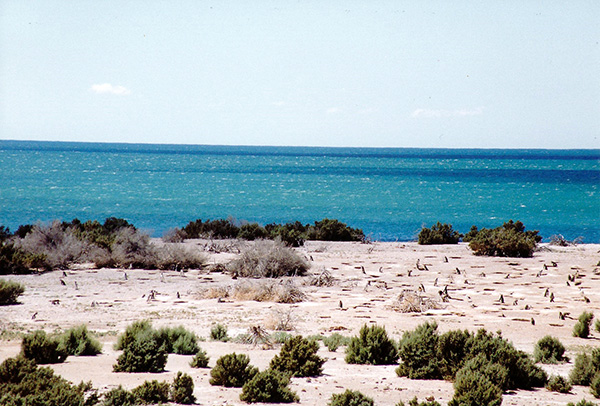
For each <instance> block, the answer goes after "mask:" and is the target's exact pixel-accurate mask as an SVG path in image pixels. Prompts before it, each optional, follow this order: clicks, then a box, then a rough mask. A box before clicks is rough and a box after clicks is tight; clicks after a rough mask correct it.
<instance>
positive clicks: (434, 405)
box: [396, 396, 442, 406]
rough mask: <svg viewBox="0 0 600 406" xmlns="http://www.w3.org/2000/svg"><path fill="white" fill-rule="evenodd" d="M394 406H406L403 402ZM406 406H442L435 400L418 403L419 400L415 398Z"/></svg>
mask: <svg viewBox="0 0 600 406" xmlns="http://www.w3.org/2000/svg"><path fill="white" fill-rule="evenodd" d="M396 406H406V405H405V404H404V402H402V401H400V402H398V403H396ZM408 406H442V405H440V404H439V403H438V402H436V401H435V400H425V401H423V402H419V399H417V397H416V396H415V397H414V398H412V400H410V401H409V402H408Z"/></svg>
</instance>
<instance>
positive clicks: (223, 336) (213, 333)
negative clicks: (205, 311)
mask: <svg viewBox="0 0 600 406" xmlns="http://www.w3.org/2000/svg"><path fill="white" fill-rule="evenodd" d="M210 339H211V340H213V341H222V342H227V341H229V336H228V335H227V327H226V326H224V325H222V324H219V323H217V324H215V325H214V326H212V327H211V329H210Z"/></svg>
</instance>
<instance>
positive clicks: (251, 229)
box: [237, 223, 269, 241]
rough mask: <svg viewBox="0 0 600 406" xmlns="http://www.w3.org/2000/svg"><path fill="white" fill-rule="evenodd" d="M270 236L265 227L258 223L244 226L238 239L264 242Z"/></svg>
mask: <svg viewBox="0 0 600 406" xmlns="http://www.w3.org/2000/svg"><path fill="white" fill-rule="evenodd" d="M268 236H269V233H268V232H267V230H265V228H264V227H261V226H260V225H258V223H247V224H242V226H241V227H240V231H239V232H238V235H237V237H238V238H240V239H242V240H248V241H252V240H263V239H265V238H267V237H268Z"/></svg>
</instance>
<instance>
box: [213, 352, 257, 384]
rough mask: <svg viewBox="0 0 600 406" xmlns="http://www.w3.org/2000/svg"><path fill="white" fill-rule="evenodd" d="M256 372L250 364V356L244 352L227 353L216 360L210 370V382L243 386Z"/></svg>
mask: <svg viewBox="0 0 600 406" xmlns="http://www.w3.org/2000/svg"><path fill="white" fill-rule="evenodd" d="M257 373H258V369H257V368H256V367H253V366H252V365H250V358H249V357H248V356H247V355H245V354H236V353H232V354H227V355H223V356H222V357H221V358H219V359H218V360H217V364H216V365H215V367H214V368H213V369H212V370H211V371H210V376H211V378H210V381H209V382H210V384H211V385H216V386H225V387H236V388H240V387H242V386H244V384H245V383H246V382H248V381H249V380H250V379H252V378H253V377H254V375H256V374H257Z"/></svg>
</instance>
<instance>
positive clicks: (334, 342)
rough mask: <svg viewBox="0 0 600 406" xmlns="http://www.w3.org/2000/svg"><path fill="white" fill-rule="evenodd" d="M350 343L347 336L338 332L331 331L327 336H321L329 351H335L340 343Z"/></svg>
mask: <svg viewBox="0 0 600 406" xmlns="http://www.w3.org/2000/svg"><path fill="white" fill-rule="evenodd" d="M349 343H350V338H349V337H344V336H343V335H341V334H340V333H333V334H332V335H330V336H329V337H323V344H325V347H327V349H328V350H329V351H332V352H335V351H336V350H337V349H338V348H339V346H340V345H348V344H349Z"/></svg>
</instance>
